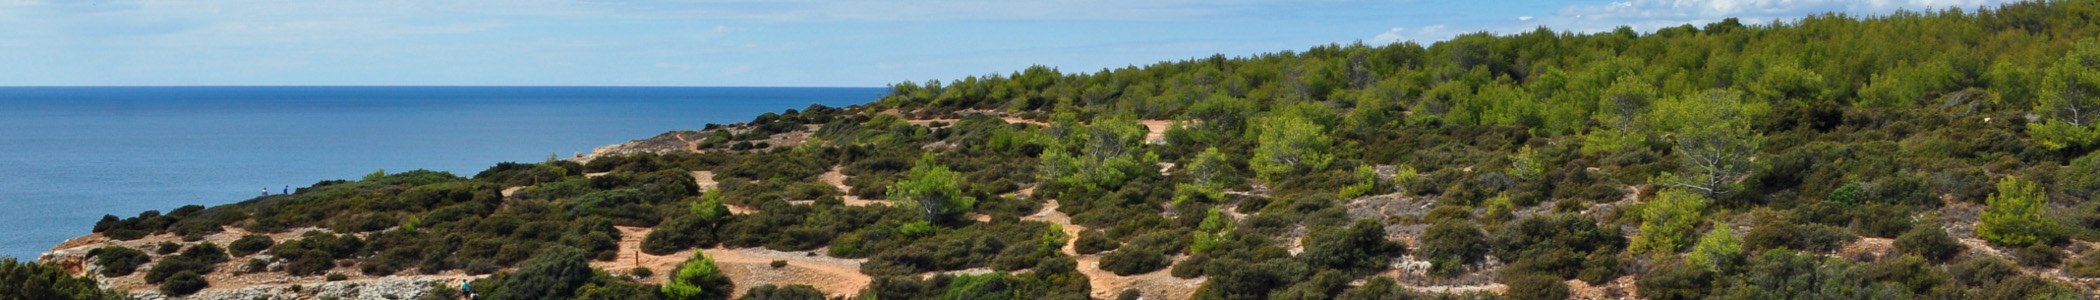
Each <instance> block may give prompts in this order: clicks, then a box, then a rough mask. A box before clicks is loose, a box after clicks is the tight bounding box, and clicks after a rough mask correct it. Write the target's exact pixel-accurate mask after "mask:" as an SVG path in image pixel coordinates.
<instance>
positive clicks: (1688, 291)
mask: <svg viewBox="0 0 2100 300" xmlns="http://www.w3.org/2000/svg"><path fill="white" fill-rule="evenodd" d="M1713 282H1714V273H1713V272H1711V271H1707V270H1706V268H1699V267H1693V266H1688V265H1684V264H1683V263H1682V262H1678V261H1666V262H1663V263H1661V264H1657V265H1656V266H1653V267H1650V268H1649V269H1648V273H1647V274H1643V275H1642V276H1641V280H1640V282H1639V287H1640V295H1641V297H1646V298H1648V299H1657V300H1677V299H1701V298H1704V297H1706V295H1709V294H1712V291H1711V290H1710V289H1711V288H1712V284H1713Z"/></svg>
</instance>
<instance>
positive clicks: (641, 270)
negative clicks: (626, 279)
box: [627, 267, 656, 279]
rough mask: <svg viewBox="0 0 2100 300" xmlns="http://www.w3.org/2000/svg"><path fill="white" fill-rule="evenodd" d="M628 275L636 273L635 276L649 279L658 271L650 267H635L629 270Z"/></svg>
mask: <svg viewBox="0 0 2100 300" xmlns="http://www.w3.org/2000/svg"><path fill="white" fill-rule="evenodd" d="M627 275H634V278H643V279H647V278H649V277H650V276H656V271H655V270H650V269H649V267H634V269H630V270H627Z"/></svg>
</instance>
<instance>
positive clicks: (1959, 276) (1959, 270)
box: [1948, 256, 2020, 286]
mask: <svg viewBox="0 0 2100 300" xmlns="http://www.w3.org/2000/svg"><path fill="white" fill-rule="evenodd" d="M1948 273H1952V274H1953V275H1954V279H1955V281H1956V282H1960V283H1961V284H1963V285H1968V286H1991V285H1996V284H1998V282H1999V281H2002V280H2005V279H2006V278H2012V277H2013V276H2016V275H2020V268H2019V267H2014V266H2013V264H2012V263H2011V262H2007V261H2005V259H2003V258H1998V257H1995V256H1977V257H1973V258H1969V259H1968V260H1964V261H1962V262H1961V263H1958V264H1954V266H1952V267H1949V268H1948Z"/></svg>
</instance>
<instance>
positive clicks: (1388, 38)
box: [1371, 27, 1407, 45]
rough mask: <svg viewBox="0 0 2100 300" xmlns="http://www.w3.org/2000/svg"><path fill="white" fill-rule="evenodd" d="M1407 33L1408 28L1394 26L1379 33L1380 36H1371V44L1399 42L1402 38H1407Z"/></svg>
mask: <svg viewBox="0 0 2100 300" xmlns="http://www.w3.org/2000/svg"><path fill="white" fill-rule="evenodd" d="M1406 34H1407V28H1402V27H1393V29H1392V30H1386V31H1385V33H1379V34H1378V36H1373V37H1371V44H1374V45H1384V44H1391V43H1394V42H1399V41H1400V40H1401V39H1405V38H1407V36H1406Z"/></svg>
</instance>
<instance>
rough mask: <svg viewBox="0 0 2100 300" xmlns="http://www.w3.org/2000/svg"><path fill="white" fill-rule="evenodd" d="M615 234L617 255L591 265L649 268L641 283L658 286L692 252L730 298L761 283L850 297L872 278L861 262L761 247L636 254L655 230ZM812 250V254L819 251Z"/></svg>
mask: <svg viewBox="0 0 2100 300" xmlns="http://www.w3.org/2000/svg"><path fill="white" fill-rule="evenodd" d="M614 228H618V229H619V230H620V250H619V255H618V256H617V257H616V258H614V259H613V260H612V261H592V262H591V267H592V268H598V269H601V270H606V271H609V272H613V273H616V274H627V273H628V272H629V271H630V270H634V268H635V267H645V268H649V269H650V271H652V272H653V273H655V275H653V276H650V277H649V278H643V279H641V282H643V283H649V284H663V283H664V282H665V281H666V280H669V279H670V278H671V276H672V275H673V274H675V273H677V272H678V265H679V264H682V263H685V261H686V260H688V259H691V258H692V257H693V251H704V252H706V253H707V256H708V257H710V258H714V259H715V266H716V267H718V268H721V270H722V273H723V274H724V275H727V276H729V280H730V281H731V282H733V283H734V284H735V285H736V287H735V288H734V289H735V290H734V291H733V293H734V294H735V295H734V296H731V297H732V298H734V297H735V296H741V295H743V294H744V290H748V289H751V288H752V287H757V286H761V285H767V284H774V285H782V286H786V285H792V284H807V285H810V286H813V287H816V288H817V290H820V291H824V293H825V294H829V295H832V296H852V295H853V294H856V293H860V290H861V289H864V288H867V286H868V283H869V282H871V281H873V278H871V277H869V276H867V275H865V274H861V273H860V264H861V262H863V261H865V260H860V259H842V258H833V257H829V256H810V255H809V254H808V253H806V252H784V251H774V250H767V249H763V248H744V249H724V248H709V249H706V250H695V249H688V250H685V251H679V252H677V253H671V254H665V255H653V254H649V253H644V252H642V251H641V245H642V237H645V236H649V232H651V231H653V230H654V229H651V228H646V227H629V226H614ZM821 251H822V250H821V249H820V250H816V251H813V252H821ZM775 260H784V261H787V263H788V265H787V266H786V267H781V268H777V269H776V268H773V266H772V263H773V261H775Z"/></svg>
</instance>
